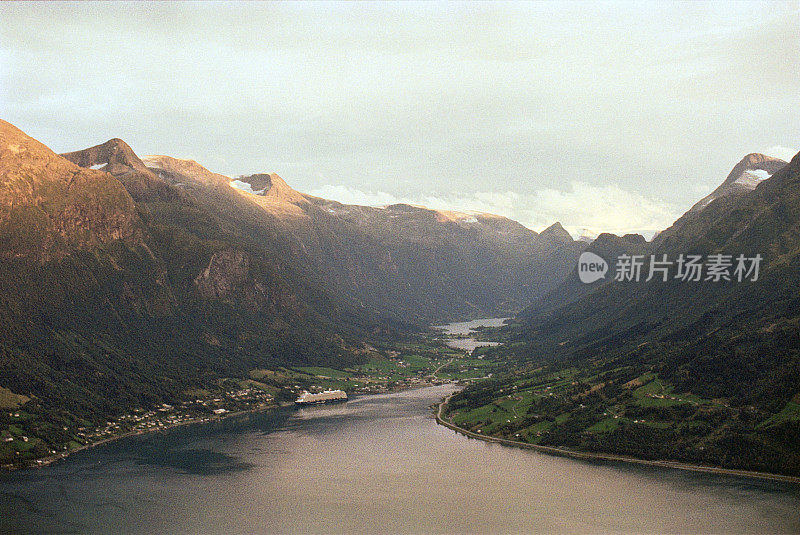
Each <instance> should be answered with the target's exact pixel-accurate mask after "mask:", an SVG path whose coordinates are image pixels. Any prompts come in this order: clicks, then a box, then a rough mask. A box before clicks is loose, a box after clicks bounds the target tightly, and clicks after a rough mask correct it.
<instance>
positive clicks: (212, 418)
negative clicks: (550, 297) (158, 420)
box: [0, 384, 435, 473]
mask: <svg viewBox="0 0 800 535" xmlns="http://www.w3.org/2000/svg"><path fill="white" fill-rule="evenodd" d="M430 386H435V385H433V384H427V385H410V386H408V387H406V388H402V387H401V388H395V389H392V390H389V391H387V392H376V393H371V394H362V396H364V397H368V396H378V395H381V394H392V393H395V392H403V391H406V390H415V389H418V388H425V387H430ZM362 396H354V397H353V398H349V400H352V399H357V398H358V397H362ZM292 405H294V404H293V403H292V402H290V401H286V402H282V403H279V404H277V405H268V406H266V407H255V408H252V409H245V410H241V411H236V412H229V413H226V414H223V415H209V416H206V417H202V418H193V419H191V420H185V421H182V422H177V423H174V424H169V425H165V426H164V427H156V428H152V429H139V430H135V431H127V432H125V433H122V434H120V435H115V436H113V437H107V438H104V439H101V440H98V441H97V442H92V443H90V444H82V445H81V446H79V447H77V448H75V449H73V450H69V451H63V452H60V453H55V454H53V455H48V456H47V457H41V458H39V459H35V460H33V461H31V462H30V463H28V464H26V465H23V466H17V465H13V464H4V465H0V473H1V472H3V471H5V472H16V471H19V470H30V469H38V468H45V467H47V466H50V465H51V464H53V463H56V462H58V461H61V460H64V459H66V458H67V457H69V456H70V455H73V454H75V453H78V452H81V451H84V450H88V449H91V448H94V447H96V446H102V445H103V444H108V443H110V442H115V441H117V440H121V439H123V438H129V437H135V436H140V435H148V434H150V433H158V432H162V431H169V430H170V429H175V428H177V427H181V426H185V425H192V424H208V423H211V422H219V421H222V420H226V419H228V418H233V417H234V416H242V415H244V414H255V413H260V412H268V411H274V410H277V409H280V408H283V407H290V406H292Z"/></svg>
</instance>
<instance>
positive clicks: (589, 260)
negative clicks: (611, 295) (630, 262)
mask: <svg viewBox="0 0 800 535" xmlns="http://www.w3.org/2000/svg"><path fill="white" fill-rule="evenodd" d="M606 272H608V262H606V261H605V260H604V259H603V258H602V257H599V256H597V255H596V254H594V253H590V252H589V251H584V252H583V253H581V256H580V258H578V278H579V279H580V280H581V282H582V283H584V284H591V283H593V282H594V281H597V280H600V279H604V278H605V276H606Z"/></svg>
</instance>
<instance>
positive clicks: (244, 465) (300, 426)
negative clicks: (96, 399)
mask: <svg viewBox="0 0 800 535" xmlns="http://www.w3.org/2000/svg"><path fill="white" fill-rule="evenodd" d="M453 389H454V387H453V386H450V385H444V386H438V387H431V388H424V389H419V390H413V391H406V392H400V393H394V394H386V395H380V396H369V397H363V398H354V399H352V400H351V401H348V402H347V403H345V404H339V405H332V406H320V407H307V408H303V409H300V410H295V409H294V408H286V409H281V410H279V411H276V412H274V413H269V414H253V415H247V416H245V417H237V418H233V419H231V420H228V421H225V422H215V423H213V424H210V425H197V426H186V427H184V428H176V429H172V430H170V431H167V432H165V433H160V434H157V435H146V436H141V437H131V439H126V440H122V441H119V442H118V443H115V444H108V445H105V446H100V447H97V448H94V449H92V450H86V451H84V452H81V453H79V454H76V455H74V456H72V457H70V458H68V459H67V460H66V461H64V462H63V463H60V464H57V465H54V466H52V467H50V468H48V469H45V470H37V471H28V472H18V473H15V474H4V475H3V476H2V477H0V492H1V493H2V494H0V521H2V525H1V526H0V531H12V532H14V531H17V532H43V531H52V532H58V533H62V532H80V533H86V532H93V533H108V532H109V531H116V532H123V533H309V532H312V533H319V532H325V533H340V532H346V533H375V532H389V533H403V532H412V533H419V532H425V533H462V532H470V533H472V532H492V533H497V532H524V533H531V532H545V533H552V532H560V533H666V532H670V533H675V532H680V533H685V532H692V533H708V532H715V533H719V532H751V533H752V532H759V533H765V532H766V533H793V532H794V533H796V532H798V531H800V519H798V515H797V510H798V506H800V492H799V491H798V488H797V487H796V486H791V485H786V484H780V483H774V482H768V481H754V480H743V479H737V478H730V477H723V476H715V475H712V474H697V473H691V472H681V471H677V470H664V469H660V468H654V467H640V466H633V465H621V464H620V465H615V464H609V463H597V462H595V463H592V462H581V461H575V460H570V459H562V458H558V457H551V456H547V455H543V454H540V453H537V452H532V451H526V450H519V449H514V448H507V447H503V446H500V445H497V444H489V443H485V442H482V441H478V440H471V439H467V438H465V437H463V436H461V435H458V434H455V433H454V432H453V431H451V430H449V429H446V428H444V427H441V426H437V425H436V424H435V422H434V420H433V418H432V411H431V410H430V406H431V404H432V403H434V402H435V401H437V400H438V399H440V398H441V397H442V396H444V395H446V394H447V393H449V392H451V391H452V390H453Z"/></svg>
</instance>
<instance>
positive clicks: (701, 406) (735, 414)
mask: <svg viewBox="0 0 800 535" xmlns="http://www.w3.org/2000/svg"><path fill="white" fill-rule="evenodd" d="M762 171H763V173H762ZM589 250H592V251H595V252H597V253H598V254H601V255H604V257H605V258H606V259H607V260H609V261H611V262H612V268H611V271H612V273H613V261H614V260H615V258H616V257H618V256H619V255H622V254H628V255H633V254H639V255H645V256H644V258H645V263H644V266H643V267H642V274H643V276H642V278H641V279H640V280H639V281H638V282H637V281H618V280H613V275H612V276H610V277H608V278H607V279H606V280H604V281H600V282H598V283H595V284H593V285H581V284H580V283H577V282H576V281H575V280H574V279H576V278H577V277H576V276H575V275H572V276H570V277H569V278H568V279H567V280H566V281H565V282H564V283H562V285H561V286H559V288H557V289H556V290H554V292H553V293H552V294H551V295H549V296H547V297H546V298H545V299H543V300H541V301H539V302H537V303H534V304H533V305H532V306H531V307H529V308H528V309H527V310H526V311H525V312H524V313H523V314H521V315H520V317H519V320H520V321H521V325H520V327H519V328H518V329H516V330H513V331H511V332H510V333H509V337H510V338H509V341H512V342H515V343H514V344H513V345H511V346H506V347H504V348H503V349H501V350H500V351H503V352H505V353H506V354H507V355H508V357H509V359H511V360H516V361H517V364H516V366H514V367H513V369H514V370H517V371H516V373H512V374H511V375H510V377H509V378H507V379H504V380H501V381H500V382H499V383H496V384H494V385H485V386H484V387H483V390H480V388H478V389H476V391H475V392H474V393H471V394H469V395H468V398H469V396H472V397H473V398H474V399H479V400H481V401H478V402H477V405H482V404H487V406H491V403H495V404H497V403H501V401H502V400H504V399H506V398H505V396H506V395H507V392H508V389H509V388H510V385H512V384H519V382H520V381H523V379H521V377H528V376H534V375H535V373H536V372H535V370H541V369H542V368H541V367H542V366H549V367H551V368H548V369H552V370H558V372H557V373H565V371H566V370H577V371H578V372H577V373H578V375H576V376H575V378H574V379H573V381H574V382H572V384H573V385H578V386H575V387H574V389H576V392H577V393H575V392H573V394H572V396H571V397H565V398H564V399H562V400H561V401H560V402H559V403H560V404H555V403H554V404H552V405H553V411H554V413H559V412H562V413H564V414H567V413H571V414H573V415H576V418H575V419H573V420H572V421H570V422H568V423H567V424H565V426H558V425H553V426H552V428H551V429H548V430H547V431H545V432H539V435H536V436H535V437H533V438H532V439H533V440H536V441H537V442H538V443H542V444H549V445H560V446H569V447H573V448H578V449H586V450H592V451H605V452H609V451H610V452H616V453H624V454H629V455H635V456H637V457H644V458H651V459H681V460H684V461H689V462H694V463H703V464H711V465H716V466H726V467H731V468H746V469H751V470H764V471H770V472H780V473H790V474H800V455H798V452H800V442H798V440H800V410H798V409H800V404H799V403H800V294H798V288H800V155H796V156H795V157H794V158H793V159H792V161H791V162H790V163H789V164H786V162H783V161H781V160H775V159H771V158H767V157H764V156H763V155H759V154H751V155H748V156H746V157H745V158H744V159H743V160H742V161H741V162H740V163H739V164H738V165H737V166H736V167H735V168H734V169H733V171H732V172H731V174H730V175H729V176H728V178H727V179H726V180H725V182H724V183H723V184H722V186H720V188H718V189H717V190H716V191H715V192H714V193H713V194H712V196H710V197H708V198H706V199H704V201H701V203H698V204H697V205H695V206H694V207H693V208H691V209H690V210H689V211H688V212H687V213H686V214H685V215H684V216H683V217H681V218H680V219H679V220H678V221H676V222H675V224H674V225H672V226H671V227H670V228H669V229H667V230H665V231H664V232H662V233H661V234H660V235H659V236H658V237H657V238H656V239H655V240H654V241H653V242H652V243H644V242H643V241H642V240H638V239H634V240H630V239H628V240H626V239H623V238H617V237H613V236H606V237H603V236H601V237H600V238H598V239H597V240H596V241H595V242H594V243H593V244H592V245H591V246H590V247H589ZM651 254H652V255H655V258H656V259H658V260H661V259H662V258H664V255H666V258H668V259H669V260H672V261H673V262H674V261H675V260H676V259H677V258H678V257H679V255H692V254H695V255H700V256H702V257H703V258H707V257H708V256H709V255H716V254H722V255H730V258H731V259H735V258H736V257H737V256H738V255H745V256H746V257H749V258H752V257H755V256H756V255H761V256H762V258H763V260H762V261H761V264H760V271H759V274H758V277H757V280H743V281H741V282H739V281H737V280H736V277H731V280H719V281H714V280H707V278H706V277H707V276H706V274H704V275H703V278H702V279H701V280H699V281H696V282H692V281H684V280H680V279H678V278H675V277H674V275H675V272H674V271H673V273H672V275H673V276H672V277H670V278H669V279H668V280H667V281H662V280H661V278H660V277H656V278H654V279H653V280H651V281H645V278H646V274H647V273H648V268H649V264H650V262H649V255H651ZM559 296H560V299H559ZM511 347H513V349H510V348H511ZM584 381H585V382H584ZM648 384H649V386H647V387H646V388H645V386H646V385H648ZM639 387H641V388H642V389H643V390H636V389H637V388H639ZM584 389H585V390H586V392H584V393H581V392H582V390H584ZM643 400H644V401H643ZM542 407H544V405H543V404H542V405H537V406H533V405H532V406H531V408H530V409H529V414H537V411H539V412H538V414H540V415H541V414H542V413H543V412H545V411H544V409H543V408H542ZM523 412H524V411H523ZM577 415H580V417H578V416H577ZM610 415H613V418H612V416H610ZM539 422H540V421H539V420H535V419H534V420H531V419H530V418H528V419H525V420H520V421H519V422H513V423H511V424H509V425H508V426H505V427H504V428H503V429H498V430H497V431H496V432H497V433H499V434H500V435H504V436H505V435H510V436H514V435H515V434H516V433H521V434H526V433H527V431H526V428H525V426H526V425H537V424H539ZM600 422H603V423H602V424H601V423H600ZM540 429H542V428H541V427H540ZM528 431H529V430H528Z"/></svg>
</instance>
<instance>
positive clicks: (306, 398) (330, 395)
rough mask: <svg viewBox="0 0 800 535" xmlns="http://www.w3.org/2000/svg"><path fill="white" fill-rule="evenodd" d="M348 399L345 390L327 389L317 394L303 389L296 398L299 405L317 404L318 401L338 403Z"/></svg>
mask: <svg viewBox="0 0 800 535" xmlns="http://www.w3.org/2000/svg"><path fill="white" fill-rule="evenodd" d="M338 401H347V394H346V393H345V392H344V390H326V391H324V392H319V393H317V394H312V393H311V392H306V391H303V393H302V394H300V397H299V398H297V399H296V400H295V403H296V404H297V405H316V404H318V403H336V402H338Z"/></svg>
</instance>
